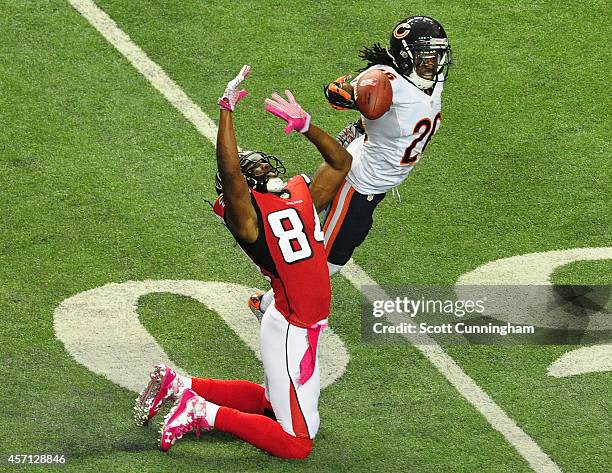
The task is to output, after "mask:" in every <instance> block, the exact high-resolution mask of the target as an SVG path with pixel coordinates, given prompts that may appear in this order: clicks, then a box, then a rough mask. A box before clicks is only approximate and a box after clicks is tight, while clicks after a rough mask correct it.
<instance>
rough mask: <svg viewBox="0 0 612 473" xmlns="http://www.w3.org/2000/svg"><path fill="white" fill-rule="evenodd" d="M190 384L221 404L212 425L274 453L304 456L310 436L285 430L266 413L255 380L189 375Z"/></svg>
mask: <svg viewBox="0 0 612 473" xmlns="http://www.w3.org/2000/svg"><path fill="white" fill-rule="evenodd" d="M191 388H192V389H193V390H194V391H195V392H196V393H197V394H199V395H200V396H202V397H203V398H204V399H206V400H207V401H210V402H212V403H214V404H218V405H219V406H221V408H220V409H219V412H218V413H217V417H216V419H215V428H216V429H219V430H221V431H223V432H229V433H231V434H233V435H235V436H236V437H238V438H239V439H242V440H244V441H246V442H248V443H250V444H251V445H254V446H255V447H257V448H260V449H262V450H264V451H266V452H268V453H270V454H271V455H274V456H275V457H280V458H295V459H303V458H306V457H307V456H308V455H309V454H310V452H311V450H312V440H311V439H308V438H298V437H294V436H293V435H291V434H288V433H287V432H285V431H284V430H283V428H282V427H281V425H280V424H279V423H278V422H276V421H275V420H273V419H271V418H269V417H266V416H265V415H263V413H264V412H265V411H266V410H269V411H271V412H272V406H271V404H270V401H268V400H267V399H266V395H265V389H264V387H263V386H260V385H259V384H256V383H252V382H250V381H242V380H227V381H225V380H217V379H208V378H192V380H191Z"/></svg>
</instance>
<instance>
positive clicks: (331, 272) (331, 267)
mask: <svg viewBox="0 0 612 473" xmlns="http://www.w3.org/2000/svg"><path fill="white" fill-rule="evenodd" d="M327 268H328V269H329V277H332V276H333V275H334V274H336V273H337V272H338V271H340V270H341V269H342V268H344V266H340V265H338V264H334V263H330V262H329V261H328V262H327Z"/></svg>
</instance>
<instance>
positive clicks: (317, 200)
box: [266, 90, 352, 212]
mask: <svg viewBox="0 0 612 473" xmlns="http://www.w3.org/2000/svg"><path fill="white" fill-rule="evenodd" d="M285 94H286V95H287V100H285V99H284V98H282V97H281V96H280V95H278V94H272V98H271V99H266V111H268V112H270V113H272V114H273V115H276V116H277V117H279V118H282V119H283V120H285V121H286V122H287V126H286V127H285V133H291V132H292V131H297V132H299V133H303V134H304V136H306V138H308V139H309V140H310V141H311V142H312V143H313V144H314V145H315V146H316V147H317V149H318V150H319V153H321V156H323V159H324V160H325V163H323V164H322V165H321V167H319V169H318V170H317V173H316V174H315V176H314V178H313V180H312V182H311V184H310V193H311V194H312V201H313V202H314V205H315V207H316V208H317V211H319V212H320V211H321V210H323V209H325V207H327V206H328V205H329V203H330V202H331V200H332V199H333V197H334V195H336V192H338V189H340V186H341V185H342V183H343V182H344V178H345V177H346V175H347V174H348V172H349V170H350V169H351V162H352V157H351V155H350V154H349V153H348V152H347V151H346V150H345V149H344V148H343V147H342V146H340V144H339V143H338V142H337V141H336V140H335V139H334V138H332V137H331V136H329V135H328V134H327V133H325V132H324V131H323V130H322V129H321V128H319V127H317V126H315V125H311V123H310V115H309V114H308V113H306V112H305V111H304V109H302V107H301V106H300V104H299V103H297V101H296V100H295V98H294V97H293V94H292V93H291V92H290V91H289V90H285Z"/></svg>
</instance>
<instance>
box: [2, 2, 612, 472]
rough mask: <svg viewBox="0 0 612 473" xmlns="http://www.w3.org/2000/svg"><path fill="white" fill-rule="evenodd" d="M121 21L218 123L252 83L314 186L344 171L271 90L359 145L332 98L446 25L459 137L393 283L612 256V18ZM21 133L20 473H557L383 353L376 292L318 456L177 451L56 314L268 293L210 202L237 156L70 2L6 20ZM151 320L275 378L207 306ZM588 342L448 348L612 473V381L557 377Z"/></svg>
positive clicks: (602, 11) (269, 144) (559, 456)
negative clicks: (175, 290) (133, 287)
mask: <svg viewBox="0 0 612 473" xmlns="http://www.w3.org/2000/svg"><path fill="white" fill-rule="evenodd" d="M96 3H97V4H98V5H99V6H100V7H101V8H102V9H103V10H104V11H106V13H108V14H109V15H110V16H111V17H112V18H113V19H114V20H115V21H116V23H117V25H118V26H119V27H120V28H121V29H122V30H123V31H124V32H126V33H127V34H128V35H129V36H130V37H131V39H132V40H133V41H134V42H135V43H136V44H137V45H139V46H140V47H141V48H142V49H143V50H144V51H145V52H146V53H147V54H148V56H149V57H150V58H151V59H152V60H153V61H155V62H156V63H157V64H159V65H160V66H161V67H162V68H163V69H164V70H165V71H166V72H167V74H168V75H169V76H170V77H171V78H172V79H173V80H174V81H175V82H176V84H178V86H180V87H181V88H182V89H183V90H184V91H185V93H186V94H187V95H188V96H189V97H190V98H191V99H192V100H193V101H194V102H195V103H196V104H198V105H199V106H200V107H201V109H202V110H203V111H204V112H205V113H206V114H208V115H209V116H210V117H211V118H212V119H213V120H216V119H217V115H218V112H217V106H216V99H217V97H218V96H219V94H220V93H222V91H223V89H224V87H225V84H226V82H227V81H228V80H229V79H231V78H232V77H233V76H234V75H235V74H236V73H237V72H238V71H239V70H240V67H241V66H242V65H243V64H246V63H248V64H250V65H251V66H252V68H253V70H252V74H251V76H250V77H249V79H248V82H247V83H246V84H245V85H246V86H247V88H248V90H249V92H250V96H249V97H248V98H247V99H246V100H245V101H244V102H243V103H241V105H240V106H239V110H238V111H237V112H236V114H235V122H236V124H237V129H238V141H239V144H240V145H241V146H242V147H243V148H246V149H248V148H261V149H262V150H264V151H266V152H268V153H271V154H276V155H278V156H281V157H283V158H284V160H285V165H286V166H287V168H288V172H289V173H290V174H292V173H296V172H310V173H311V172H313V171H314V170H315V169H316V167H317V166H318V163H319V158H318V154H317V153H316V151H315V150H314V148H313V147H312V146H311V145H310V144H309V143H308V142H307V140H305V139H303V138H302V137H299V136H290V137H285V135H284V133H283V132H282V125H281V123H280V122H279V120H278V119H276V118H274V117H272V116H270V115H269V114H266V113H265V112H264V110H263V99H264V98H265V96H266V95H267V94H269V93H270V92H272V91H274V90H283V89H284V88H290V89H291V90H293V91H294V92H295V95H296V97H297V99H298V100H299V101H300V103H301V104H302V105H303V106H304V108H305V109H306V110H308V111H310V112H311V113H312V116H313V121H314V122H315V123H317V124H318V125H320V126H321V127H323V128H324V129H326V130H328V131H329V132H331V133H336V132H337V131H338V130H339V129H341V127H343V126H344V125H345V124H346V123H348V122H349V121H352V120H355V119H356V116H355V113H353V112H338V111H334V110H332V109H331V108H330V107H329V106H328V105H327V104H326V103H325V101H324V97H323V95H322V93H321V90H322V84H323V83H325V82H328V81H330V80H332V79H334V78H335V77H337V76H339V75H340V74H343V73H347V72H354V71H356V70H357V69H358V68H359V67H361V65H362V64H361V62H360V60H359V59H358V57H357V51H358V49H360V48H361V47H362V46H366V45H370V44H371V43H372V42H375V41H383V42H384V41H386V40H387V37H388V34H389V33H390V31H391V28H392V27H393V26H394V24H395V23H396V22H397V21H399V20H400V19H402V18H403V17H405V16H407V15H409V14H416V13H423V14H428V15H431V16H433V17H435V18H437V19H438V20H440V21H441V23H442V24H443V25H444V26H445V28H446V31H447V33H448V35H449V37H450V41H451V44H452V47H453V55H454V60H455V65H454V67H453V69H452V70H451V75H450V79H449V82H448V83H447V85H446V86H445V94H444V97H443V121H442V126H441V129H440V131H439V133H438V134H437V135H436V137H435V139H433V140H432V142H431V144H430V145H429V146H428V148H427V153H426V156H425V158H424V159H423V160H422V162H420V163H419V165H418V166H417V168H416V169H415V170H414V172H413V173H412V174H411V175H410V177H409V178H408V179H407V181H406V182H405V183H404V184H403V185H402V186H401V188H400V192H401V195H402V202H401V203H398V202H397V201H396V200H394V199H393V198H392V197H391V196H390V195H389V196H388V197H387V198H386V199H385V200H384V201H383V202H382V204H381V205H380V206H379V209H378V211H377V213H376V222H375V225H374V228H373V229H372V231H371V232H370V235H369V237H368V239H367V241H366V242H365V243H364V245H362V247H360V248H359V250H358V251H357V252H356V254H355V261H356V263H357V264H358V265H359V266H360V267H361V268H363V269H364V270H365V271H366V272H367V273H368V274H369V275H370V276H371V277H372V278H373V279H374V280H376V281H377V282H378V283H380V284H389V285H398V284H402V283H415V284H452V283H454V282H455V281H456V280H457V279H458V278H459V277H460V276H461V275H462V274H464V273H466V272H468V271H471V270H473V269H474V268H476V267H478V266H480V265H482V264H485V263H487V262H489V261H493V260H497V259H499V258H505V257H510V256H516V255H521V254H526V253H534V252H546V251H550V250H561V249H571V248H581V247H593V248H598V247H610V246H612V232H611V228H612V218H611V216H612V212H610V208H611V203H612V195H611V189H612V186H611V185H610V184H611V182H612V165H611V163H610V153H609V149H610V140H609V136H610V114H609V110H610V109H611V102H610V96H609V93H607V92H606V90H608V87H609V77H610V74H609V66H607V64H610V59H611V57H610V51H609V47H608V37H609V36H610V34H611V33H612V28H611V27H610V22H609V17H610V15H609V4H608V2H605V1H603V0H595V1H591V2H579V1H571V2H553V1H545V0H541V1H532V2H527V1H519V2H518V3H516V2H509V1H508V2H503V3H502V2H494V1H477V2H468V1H464V0H460V1H455V2H423V1H416V2H412V3H410V4H406V3H405V2H403V3H402V2H392V1H377V2H366V1H357V2H350V3H347V2H339V1H335V0H334V1H328V2H324V3H320V2H304V1H302V2H296V1H293V0H289V1H283V2H281V1H272V0H265V1H264V0H261V1H256V2H246V1H234V2H230V1H217V2H204V1H195V0H182V1H179V0H156V1H145V0H132V1H129V2H126V1H121V0H99V1H97V2H96ZM0 125H1V130H2V131H1V132H0V150H1V153H0V189H1V191H0V196H1V197H0V214H1V215H2V224H1V225H0V257H1V260H0V261H1V264H0V312H1V314H2V318H3V323H2V324H0V345H1V346H2V348H1V349H0V354H1V358H0V366H1V367H2V373H3V378H4V380H5V386H6V383H7V382H8V389H7V388H6V387H5V389H3V390H2V394H1V395H0V413H1V416H0V430H1V431H2V433H3V435H4V438H3V440H2V442H1V444H2V446H1V447H0V454H1V456H0V471H30V470H31V471H37V470H39V469H41V467H23V466H20V467H19V468H18V467H16V466H15V467H11V466H10V464H9V463H8V462H7V458H8V456H9V455H10V454H13V453H14V454H18V453H43V452H44V453H47V452H49V453H51V452H53V453H64V454H65V455H66V457H67V458H68V464H67V467H66V470H64V471H74V472H88V471H95V472H104V471H118V472H148V471H150V472H157V471H181V472H190V471H194V472H195V471H220V472H243V471H317V472H327V471H329V472H339V471H347V472H374V471H389V472H399V471H402V472H404V471H406V472H408V471H410V472H436V473H437V472H495V473H501V472H512V473H514V472H523V471H532V468H531V467H530V466H529V464H528V463H527V461H526V460H525V459H524V458H523V457H522V456H521V455H520V454H519V453H517V451H516V450H515V449H514V448H513V447H512V446H511V445H510V444H509V443H508V442H507V441H506V440H505V439H504V437H503V436H502V435H501V434H500V433H499V432H497V431H496V430H495V429H494V428H493V427H492V426H491V425H490V424H489V423H488V422H487V421H486V420H485V419H484V418H483V417H482V416H481V415H480V414H479V413H478V412H477V411H476V410H475V409H474V408H473V407H472V406H471V405H470V404H468V403H467V402H466V400H465V399H464V398H463V397H462V396H461V395H459V393H458V392H457V390H456V389H455V388H454V387H453V386H451V384H449V382H448V381H447V380H446V379H445V378H444V377H443V376H442V375H441V374H440V372H439V371H438V370H436V369H435V368H434V367H433V366H432V365H431V363H430V362H429V361H428V360H427V359H426V358H425V357H424V356H423V355H422V354H421V353H420V352H418V351H417V350H416V349H415V348H413V347H411V346H408V345H406V346H376V345H369V344H364V343H363V342H362V341H361V338H360V327H359V314H360V295H359V291H358V290H357V289H356V288H355V287H353V285H351V284H350V283H349V282H348V281H347V280H346V279H344V278H343V277H342V276H339V277H336V278H335V279H334V280H333V284H332V286H333V296H334V298H333V312H332V318H331V327H332V328H333V330H334V331H335V333H336V334H337V335H338V336H339V337H340V338H341V339H342V341H343V342H344V344H345V345H346V347H347V349H348V351H349V354H350V363H349V364H348V368H347V371H346V373H345V375H344V376H343V377H342V378H341V379H339V380H338V381H337V382H336V383H334V384H333V385H331V386H330V387H328V388H326V389H325V390H324V391H323V392H322V396H321V403H320V412H321V418H322V424H321V430H320V432H319V435H318V437H317V439H316V442H315V447H314V450H313V453H312V455H311V456H310V457H309V458H308V459H307V460H306V461H303V462H298V461H293V462H292V461H282V460H278V459H275V458H272V457H270V456H268V455H266V454H264V453H262V452H260V451H258V450H256V449H255V448H253V447H251V446H249V445H248V444H245V443H243V442H241V441H238V440H235V439H233V438H231V437H230V436H228V435H225V434H223V433H220V432H212V433H210V434H206V435H203V436H202V438H201V439H200V440H199V441H196V440H195V438H194V437H193V436H192V435H188V436H186V437H185V439H184V440H181V441H180V442H178V443H177V445H176V446H175V447H173V449H172V450H171V451H170V454H169V455H163V454H162V453H161V452H159V450H158V449H157V443H156V442H157V437H156V433H155V432H154V431H153V430H151V431H149V430H146V429H142V428H139V427H137V426H135V425H134V424H133V422H132V419H131V407H132V402H133V399H134V397H135V394H134V393H133V392H131V391H129V390H127V389H124V388H122V387H120V386H118V385H116V384H113V383H112V382H111V381H109V380H107V379H105V378H104V377H102V376H100V375H96V374H93V373H92V372H90V371H89V370H88V369H87V368H85V367H84V366H82V365H81V364H79V363H77V362H76V361H75V360H74V359H73V358H72V357H71V355H70V354H69V353H68V352H67V351H66V350H65V348H64V345H63V344H62V343H61V342H60V341H59V340H58V339H57V338H56V336H55V333H54V329H53V313H54V310H55V309H56V307H57V306H58V305H59V304H60V303H61V302H62V301H63V300H65V299H67V298H69V297H71V296H73V295H75V294H78V293H80V292H82V291H86V290H89V289H93V288H97V287H100V286H103V285H105V284H108V283H112V282H116V283H121V282H126V281H142V280H199V281H221V282H229V283H236V284H242V285H245V286H254V287H262V288H264V287H265V281H264V280H263V278H262V277H261V276H259V275H258V274H257V273H256V271H255V269H254V268H253V266H252V265H251V264H250V262H249V261H247V259H246V258H245V257H244V255H243V254H242V253H241V252H240V251H239V249H238V248H236V247H235V246H234V244H233V241H232V239H231V237H230V235H229V233H228V232H227V231H226V230H225V229H224V228H223V227H222V226H221V225H219V224H218V223H217V220H216V219H215V218H214V216H213V215H212V212H211V210H210V207H209V205H208V204H207V203H206V202H205V200H206V199H212V198H214V196H215V191H214V172H215V168H216V163H215V155H214V146H213V144H211V142H210V141H208V140H207V139H206V138H204V137H203V136H202V135H201V134H200V133H199V132H198V131H197V130H196V129H195V128H194V126H193V125H192V124H191V123H189V122H188V121H187V120H186V119H185V117H184V116H183V115H181V114H180V113H179V112H178V111H177V110H176V109H175V108H174V107H173V106H172V105H171V104H170V103H169V102H168V101H167V100H166V99H165V98H164V97H163V96H162V95H161V94H160V93H159V92H158V91H157V90H155V89H154V88H153V87H152V86H151V85H150V84H149V82H147V80H146V79H145V78H144V77H143V76H142V75H141V74H140V73H139V72H138V71H136V69H134V67H132V65H131V64H130V63H129V62H128V61H127V60H126V59H125V58H124V57H123V56H122V55H121V54H120V53H119V52H118V51H117V50H116V49H115V48H113V47H112V46H111V45H110V44H109V43H108V42H107V41H106V40H105V39H104V38H103V37H102V36H101V35H100V34H99V33H98V32H97V31H96V30H95V29H94V28H93V27H92V26H91V25H90V24H89V23H88V22H87V20H85V19H84V18H83V16H81V15H80V14H79V13H78V12H77V11H76V10H75V9H73V8H72V7H71V6H70V4H69V3H68V2H66V1H61V0H53V1H47V0H0ZM552 281H553V282H555V283H559V284H611V283H612V263H611V261H610V260H601V261H596V262H584V261H583V262H575V263H572V264H568V265H566V266H564V267H562V268H559V269H558V270H557V271H556V272H554V274H553V275H552ZM138 313H139V317H140V320H141V322H142V324H143V325H144V326H145V327H146V329H147V330H148V331H149V332H150V333H151V334H152V335H153V336H154V337H155V339H156V340H157V342H158V343H159V344H160V345H161V346H162V347H163V349H164V350H165V351H166V353H168V355H169V356H170V357H171V358H172V360H173V361H174V362H175V363H176V364H177V365H179V366H181V367H182V368H183V369H185V370H188V371H189V372H191V373H193V374H194V375H200V376H210V377H222V378H246V379H251V380H253V381H258V382H259V381H260V378H261V374H262V370H261V366H260V363H259V362H258V361H257V360H256V358H255V357H254V356H253V353H252V352H251V351H250V349H248V348H247V347H246V346H245V345H244V344H243V343H242V342H241V340H240V338H239V337H238V336H237V335H236V334H235V333H234V332H233V331H232V330H231V329H229V328H228V327H227V326H226V325H225V324H224V323H223V322H222V321H221V320H220V319H219V317H217V316H216V315H215V313H214V312H212V311H210V310H208V309H206V308H205V307H203V306H202V305H201V304H199V303H197V302H195V301H194V300H192V299H190V298H186V297H182V296H178V295H176V294H168V293H165V294H150V295H147V296H145V297H143V298H142V299H141V300H140V304H139V307H138ZM108 336H112V334H111V335H108ZM575 348H577V347H575V346H531V347H494V346H486V347H483V346H453V347H449V348H448V349H447V353H448V354H449V355H451V356H452V357H453V358H454V359H455V361H456V362H457V363H458V364H459V365H460V366H461V367H462V368H463V370H464V371H465V372H466V373H467V374H468V375H469V376H471V377H472V378H473V379H474V381H475V382H476V383H478V385H479V386H480V387H482V388H483V389H484V391H485V392H486V393H488V394H489V395H490V396H491V398H492V399H493V400H494V401H495V402H496V403H497V404H498V405H499V406H500V407H501V408H502V409H503V410H504V411H505V412H506V413H507V414H508V416H510V417H511V418H512V419H513V420H514V421H515V422H516V424H517V425H518V426H519V427H520V428H522V429H523V431H524V432H525V433H526V434H528V435H529V436H530V437H531V438H532V439H533V440H534V441H535V442H536V443H537V445H539V447H540V448H541V449H542V450H543V451H544V452H545V453H546V454H547V455H548V456H549V457H550V459H551V460H552V461H553V462H554V463H555V464H556V465H557V466H558V467H559V468H560V469H561V470H562V471H567V472H588V473H591V472H593V473H595V472H606V471H609V468H610V466H609V465H610V458H612V435H610V434H611V432H612V421H611V419H612V415H611V412H612V375H611V374H610V372H601V373H590V374H583V375H578V376H572V377H566V378H553V377H549V376H547V374H546V370H547V367H548V366H549V365H550V364H551V363H552V362H554V361H555V360H556V359H557V358H559V357H560V356H562V355H563V354H564V353H567V352H569V351H571V350H573V349H575ZM156 361H157V360H151V364H153V363H155V362H156ZM606 465H607V466H606Z"/></svg>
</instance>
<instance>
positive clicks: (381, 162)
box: [324, 16, 452, 274]
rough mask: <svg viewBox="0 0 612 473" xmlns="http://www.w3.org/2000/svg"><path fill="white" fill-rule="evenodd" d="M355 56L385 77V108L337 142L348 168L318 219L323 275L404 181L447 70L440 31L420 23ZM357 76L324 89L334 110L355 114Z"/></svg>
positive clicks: (407, 23) (412, 21) (411, 20)
mask: <svg viewBox="0 0 612 473" xmlns="http://www.w3.org/2000/svg"><path fill="white" fill-rule="evenodd" d="M360 56H361V57H362V58H363V59H365V60H366V61H367V65H366V67H365V68H363V69H362V70H361V74H364V73H365V72H367V71H370V70H372V69H380V70H383V71H385V73H386V74H387V77H388V78H389V79H390V81H391V86H392V90H393V102H392V104H391V108H390V109H389V111H387V112H386V113H385V114H384V115H383V116H382V117H380V118H378V119H376V120H368V119H367V118H365V117H364V116H363V115H362V116H361V117H360V119H359V120H358V121H357V122H356V123H353V124H350V125H349V126H347V127H346V128H345V129H343V130H342V131H341V132H340V134H339V135H338V141H340V143H342V144H343V145H344V146H345V147H347V150H348V151H349V152H350V153H351V155H352V156H353V165H352V168H351V171H350V172H349V174H348V176H347V180H346V183H345V185H344V186H343V187H342V188H341V189H340V191H339V192H338V194H337V195H336V198H335V199H334V201H333V203H332V205H331V207H330V209H329V212H328V214H327V217H326V220H325V227H324V232H325V241H326V245H327V252H328V262H329V267H330V274H333V273H335V272H337V271H339V270H340V269H341V268H342V266H344V265H345V264H346V263H347V261H348V260H349V259H350V257H351V255H352V254H353V251H354V250H355V248H357V247H358V246H359V245H360V244H361V243H362V242H363V241H364V240H365V237H366V235H367V234H368V232H369V231H370V228H371V227H372V222H373V219H372V214H373V212H374V209H375V208H376V206H377V205H378V204H379V203H380V201H382V199H383V198H384V197H385V194H386V192H388V191H389V190H391V189H393V188H395V187H396V186H398V185H399V184H401V183H402V182H403V181H404V179H406V177H407V176H408V174H409V173H410V171H411V170H412V169H413V167H414V165H415V164H417V163H418V162H419V160H420V159H421V157H422V156H423V152H424V151H425V148H426V146H427V144H428V143H429V141H430V140H431V138H432V137H433V135H434V134H435V133H436V132H437V131H438V128H439V126H440V113H441V108H442V101H441V98H442V89H443V86H444V81H445V80H446V78H447V77H448V70H449V68H450V65H451V63H452V59H451V47H450V44H449V41H448V37H447V35H446V32H445V31H444V28H443V27H442V25H441V24H440V23H438V22H437V21H436V20H434V19H433V18H430V17H426V16H411V17H408V18H406V19H404V20H402V21H401V22H399V23H398V24H397V25H396V26H395V28H393V32H392V33H391V38H390V41H389V47H388V48H383V47H382V46H381V45H380V44H374V45H373V46H372V47H370V48H366V49H364V50H363V51H362V52H361V54H360ZM361 74H360V75H358V76H357V77H356V78H355V79H354V80H353V81H352V82H350V83H349V78H350V76H343V77H340V78H339V79H337V80H336V81H334V82H332V83H331V84H329V85H328V86H326V87H325V96H326V98H327V100H328V101H329V103H330V104H331V105H332V106H333V107H334V108H337V109H355V108H356V105H355V100H354V95H353V88H354V87H355V86H356V84H357V82H358V80H359V78H360V76H361Z"/></svg>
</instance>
